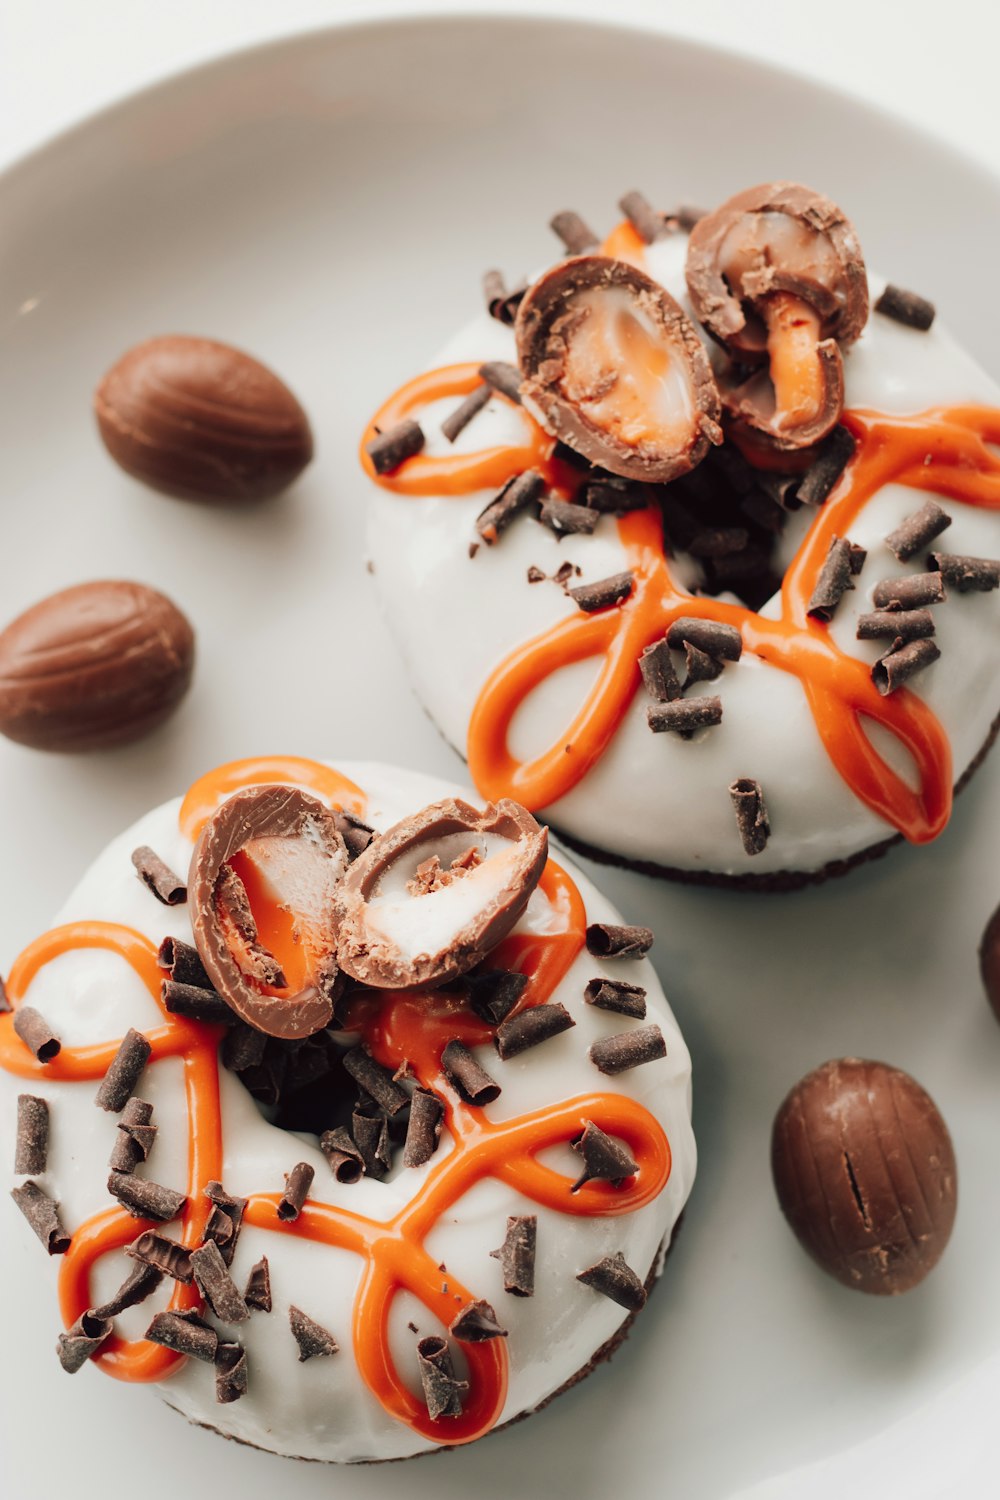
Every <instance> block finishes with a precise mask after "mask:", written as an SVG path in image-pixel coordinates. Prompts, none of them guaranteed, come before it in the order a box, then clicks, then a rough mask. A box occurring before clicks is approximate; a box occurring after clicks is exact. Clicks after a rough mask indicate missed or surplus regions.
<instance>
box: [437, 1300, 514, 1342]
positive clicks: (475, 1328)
mask: <svg viewBox="0 0 1000 1500" xmlns="http://www.w3.org/2000/svg"><path fill="white" fill-rule="evenodd" d="M448 1332H449V1333H450V1334H452V1335H453V1336H454V1337H455V1338H457V1339H458V1340H459V1341H460V1342H461V1343H463V1344H484V1343H485V1342H486V1340H487V1339H505V1338H506V1337H507V1330H506V1328H501V1327H500V1323H499V1321H498V1319H497V1315H496V1312H495V1311H494V1309H493V1308H492V1307H491V1306H490V1304H489V1303H488V1302H484V1301H483V1300H482V1299H481V1298H477V1299H476V1300H475V1301H473V1302H467V1303H466V1304H465V1306H464V1307H463V1308H462V1310H461V1312H459V1313H458V1315H457V1316H456V1317H455V1318H454V1319H453V1320H452V1322H451V1324H450V1326H449V1328H448Z"/></svg>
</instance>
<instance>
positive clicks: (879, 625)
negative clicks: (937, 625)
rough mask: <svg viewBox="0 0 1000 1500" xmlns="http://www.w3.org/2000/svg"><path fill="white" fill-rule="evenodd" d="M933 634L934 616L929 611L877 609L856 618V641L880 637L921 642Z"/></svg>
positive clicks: (903, 643)
mask: <svg viewBox="0 0 1000 1500" xmlns="http://www.w3.org/2000/svg"><path fill="white" fill-rule="evenodd" d="M933 634H934V616H933V615H932V614H931V612H930V610H929V609H879V610H875V611H874V612H873V613H871V614H867V615H859V617H858V640H859V641H875V640H879V639H880V638H881V637H882V636H889V637H890V638H892V639H894V640H898V641H899V643H900V645H905V644H906V642H907V641H917V640H923V639H925V638H926V637H927V636H931V635H933Z"/></svg>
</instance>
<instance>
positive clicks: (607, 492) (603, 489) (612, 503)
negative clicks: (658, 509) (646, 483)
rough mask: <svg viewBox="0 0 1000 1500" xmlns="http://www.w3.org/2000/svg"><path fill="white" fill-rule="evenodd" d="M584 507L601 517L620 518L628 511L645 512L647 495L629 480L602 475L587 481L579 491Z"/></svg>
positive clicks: (611, 475) (616, 476)
mask: <svg viewBox="0 0 1000 1500" xmlns="http://www.w3.org/2000/svg"><path fill="white" fill-rule="evenodd" d="M581 495H582V497H583V503H584V505H588V506H589V507H590V509H591V510H599V511H600V512H601V514H602V515H609V516H620V515H625V514H626V513H627V512H628V511H630V510H645V509H646V507H647V505H648V504H649V495H648V493H647V492H646V491H645V490H643V489H642V488H641V487H640V486H639V485H637V484H633V483H632V481H631V480H628V479H620V478H619V477H618V475H617V474H604V475H602V476H601V478H600V479H589V480H588V481H587V483H586V484H585V485H584V486H583V489H582V491H581Z"/></svg>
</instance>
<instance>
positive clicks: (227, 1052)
mask: <svg viewBox="0 0 1000 1500" xmlns="http://www.w3.org/2000/svg"><path fill="white" fill-rule="evenodd" d="M233 1019H234V1022H235V1024H234V1025H233V1026H232V1027H230V1029H229V1030H228V1031H227V1032H226V1034H225V1036H224V1037H223V1038H222V1047H221V1048H220V1052H219V1055H220V1057H221V1058H222V1062H223V1066H224V1067H227V1068H228V1069H229V1071H230V1072H231V1073H245V1072H246V1071H247V1069H248V1068H259V1067H260V1065H261V1063H262V1062H263V1061H264V1054H265V1052H266V1051H267V1042H268V1039H267V1036H266V1035H265V1033H264V1032H263V1031H258V1030H257V1029H256V1027H254V1026H248V1025H247V1023H246V1022H245V1021H239V1020H236V1018H235V1017H234V1018H233Z"/></svg>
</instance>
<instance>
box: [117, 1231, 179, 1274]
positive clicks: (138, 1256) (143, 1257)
mask: <svg viewBox="0 0 1000 1500" xmlns="http://www.w3.org/2000/svg"><path fill="white" fill-rule="evenodd" d="M125 1254H126V1255H128V1256H131V1258H132V1259H133V1260H140V1261H142V1262H143V1264H144V1265H147V1266H152V1267H153V1269H154V1270H156V1271H162V1272H163V1274H164V1275H165V1276H172V1277H173V1279H174V1280H175V1281H183V1282H184V1283H185V1285H187V1284H188V1283H189V1282H190V1281H191V1280H192V1279H193V1275H192V1271H191V1252H190V1251H189V1250H188V1249H187V1247H186V1246H185V1245H179V1244H178V1243H177V1241H176V1240H171V1239H167V1237H166V1235H163V1234H154V1232H153V1231H152V1230H151V1229H147V1230H146V1231H145V1233H144V1234H140V1235H139V1238H138V1239H136V1240H133V1241H132V1243H131V1245H126V1246H125Z"/></svg>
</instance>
